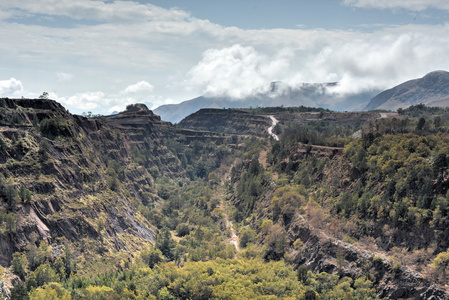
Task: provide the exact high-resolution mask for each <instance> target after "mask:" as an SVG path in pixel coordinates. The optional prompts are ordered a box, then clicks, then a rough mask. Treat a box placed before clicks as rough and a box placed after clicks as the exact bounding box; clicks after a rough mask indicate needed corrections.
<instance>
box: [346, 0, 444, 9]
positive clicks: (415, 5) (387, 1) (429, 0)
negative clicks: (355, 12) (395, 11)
mask: <svg viewBox="0 0 449 300" xmlns="http://www.w3.org/2000/svg"><path fill="white" fill-rule="evenodd" d="M343 3H344V4H345V5H348V6H355V7H369V8H379V9H392V8H404V9H408V10H412V11H423V10H426V9H429V8H436V9H441V10H449V2H448V1H447V0H406V1H404V0H344V2H343Z"/></svg>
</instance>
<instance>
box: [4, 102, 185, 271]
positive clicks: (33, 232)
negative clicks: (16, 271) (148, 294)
mask: <svg viewBox="0 0 449 300" xmlns="http://www.w3.org/2000/svg"><path fill="white" fill-rule="evenodd" d="M0 118H1V119H0V144H1V147H0V199H1V202H0V216H1V220H0V221H1V222H0V224H2V227H1V232H0V264H2V265H8V264H9V263H10V262H11V259H12V254H13V252H16V251H24V250H26V249H28V248H29V247H30V246H31V245H35V244H39V243H40V242H41V241H42V240H44V241H47V242H48V244H49V245H51V246H53V247H54V248H55V249H57V248H58V247H60V246H61V245H62V244H63V243H64V241H65V240H66V241H69V242H70V243H71V244H72V246H73V250H74V251H77V255H80V256H83V255H84V254H86V255H87V254H88V253H89V251H93V252H94V253H105V252H106V253H115V252H117V251H119V252H120V251H122V252H125V253H132V252H133V251H136V250H138V249H141V248H142V245H144V244H145V243H148V242H152V241H154V237H155V228H154V227H153V226H152V225H151V224H150V223H149V222H148V221H147V220H146V219H145V218H144V217H143V216H142V214H141V213H140V212H139V210H138V207H139V205H142V203H144V204H148V203H151V202H153V201H154V200H155V199H157V197H158V196H157V195H156V191H155V186H154V178H153V176H152V175H151V174H150V169H151V168H153V169H156V170H157V171H158V173H163V174H165V175H167V176H170V177H177V178H178V177H179V178H182V177H183V176H185V174H184V171H183V169H182V167H181V165H180V162H179V160H178V158H177V157H175V156H174V155H173V154H172V153H171V152H170V151H169V150H168V148H167V147H166V146H165V145H164V139H165V138H166V133H167V132H171V133H173V132H172V131H170V130H169V129H170V128H173V126H172V125H171V124H170V123H164V122H161V121H160V119H159V118H158V117H157V116H155V115H153V113H152V112H151V111H149V110H148V109H147V108H146V107H144V106H132V107H130V110H129V111H126V112H124V113H121V114H118V115H116V116H113V117H109V118H98V119H88V118H85V117H81V116H77V115H72V114H70V113H69V112H68V111H66V110H65V109H64V108H63V107H62V106H61V105H59V104H58V103H57V102H55V101H52V100H46V99H0ZM180 139H181V137H180ZM86 259H88V258H87V257H86Z"/></svg>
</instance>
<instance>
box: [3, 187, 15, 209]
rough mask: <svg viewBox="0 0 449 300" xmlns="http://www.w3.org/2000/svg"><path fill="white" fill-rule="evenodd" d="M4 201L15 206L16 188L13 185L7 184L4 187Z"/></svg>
mask: <svg viewBox="0 0 449 300" xmlns="http://www.w3.org/2000/svg"><path fill="white" fill-rule="evenodd" d="M5 194H6V201H7V202H8V204H9V205H10V206H13V207H14V206H15V205H16V204H17V189H16V187H15V186H13V185H7V186H6V188H5Z"/></svg>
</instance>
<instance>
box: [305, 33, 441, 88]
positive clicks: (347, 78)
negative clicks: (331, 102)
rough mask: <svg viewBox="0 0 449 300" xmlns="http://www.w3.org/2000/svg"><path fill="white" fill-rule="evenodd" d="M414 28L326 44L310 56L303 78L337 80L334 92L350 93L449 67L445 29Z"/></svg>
mask: <svg viewBox="0 0 449 300" xmlns="http://www.w3.org/2000/svg"><path fill="white" fill-rule="evenodd" d="M415 29H417V30H415V31H413V30H410V31H404V32H393V31H387V32H378V33H375V34H372V35H369V36H368V38H361V39H357V40H353V41H346V42H345V43H341V44H334V45H329V46H327V47H325V48H324V49H323V50H322V51H320V52H319V53H318V54H316V55H314V54H312V55H310V56H309V58H308V62H307V64H306V66H305V68H304V69H305V70H307V71H306V72H305V73H306V74H304V75H303V76H302V78H304V77H308V78H314V79H315V80H317V79H319V78H323V79H325V80H326V81H338V82H339V85H338V86H337V87H336V88H334V89H333V92H336V93H338V94H351V93H357V92H360V91H363V90H369V89H386V88H391V87H393V86H394V85H396V84H399V83H402V82H404V81H407V80H410V79H414V78H418V77H422V76H424V75H425V74H426V73H428V72H430V71H433V70H437V69H449V59H447V58H446V56H445V54H444V52H445V50H444V49H447V47H449V37H448V38H445V37H443V36H447V34H448V32H447V31H448V28H440V30H437V31H436V32H432V31H431V30H429V31H427V30H422V29H421V32H420V31H419V28H415ZM429 29H430V28H429ZM437 32H438V33H437ZM443 32H446V33H445V34H444V35H443V36H442V33H443Z"/></svg>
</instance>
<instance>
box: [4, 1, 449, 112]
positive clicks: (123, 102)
mask: <svg viewBox="0 0 449 300" xmlns="http://www.w3.org/2000/svg"><path fill="white" fill-rule="evenodd" d="M447 49H449V1H447V0H314V1H312V0H238V1H237V0H227V1H222V0H221V1H219V0H152V1H144V0H135V1H110V0H77V1H73V0H21V1H15V0H2V1H0V97H10V98H14V97H26V98H37V97H39V96H40V95H41V94H42V93H43V92H47V93H48V94H49V96H50V98H51V99H54V100H56V101H58V102H60V103H61V104H62V105H63V106H64V107H66V108H67V109H68V110H69V111H70V112H72V113H77V114H81V113H82V112H88V111H90V112H92V113H94V114H109V113H111V112H113V111H122V110H124V109H125V108H126V106H127V105H128V104H131V103H145V104H147V106H148V107H149V108H156V107H158V106H160V105H163V104H171V103H179V102H182V101H185V100H189V99H192V98H194V97H198V96H200V95H208V96H229V97H234V98H239V97H245V96H248V95H250V94H251V93H253V92H254V91H255V90H258V91H260V90H263V89H264V88H266V87H268V86H269V83H270V82H272V81H283V82H285V83H286V84H288V85H290V86H300V84H301V83H318V82H338V85H337V86H336V87H334V88H333V90H332V91H331V92H332V93H336V94H339V95H347V94H354V93H359V92H363V91H368V90H373V89H386V88H391V87H393V86H395V85H397V84H399V83H402V82H404V81H407V80H410V79H414V78H419V77H422V76H424V75H425V74H427V73H428V72H431V71H434V70H449V55H447Z"/></svg>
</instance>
